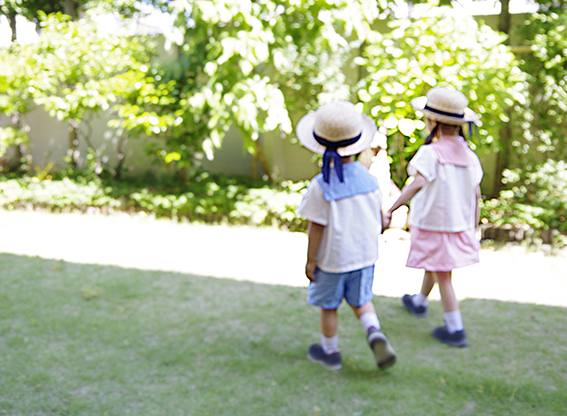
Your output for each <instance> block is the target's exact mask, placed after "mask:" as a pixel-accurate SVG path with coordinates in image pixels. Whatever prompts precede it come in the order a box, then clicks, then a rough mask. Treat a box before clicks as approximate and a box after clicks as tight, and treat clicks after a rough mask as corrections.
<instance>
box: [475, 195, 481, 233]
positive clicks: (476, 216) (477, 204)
mask: <svg viewBox="0 0 567 416" xmlns="http://www.w3.org/2000/svg"><path fill="white" fill-rule="evenodd" d="M475 193H476V211H475V216H474V228H478V225H479V224H480V204H479V203H478V201H479V200H480V198H481V195H480V185H477V186H476V189H475Z"/></svg>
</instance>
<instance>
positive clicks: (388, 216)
mask: <svg viewBox="0 0 567 416" xmlns="http://www.w3.org/2000/svg"><path fill="white" fill-rule="evenodd" d="M391 222H392V211H386V212H384V213H382V232H384V231H386V230H387V229H388V228H390V223H391Z"/></svg>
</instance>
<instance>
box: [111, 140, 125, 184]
mask: <svg viewBox="0 0 567 416" xmlns="http://www.w3.org/2000/svg"><path fill="white" fill-rule="evenodd" d="M126 140H127V138H126V136H125V135H122V137H120V140H119V141H118V147H117V152H118V163H117V165H116V169H115V172H114V179H115V180H117V181H119V180H120V179H122V169H123V167H124V160H126V155H125V154H124V144H126Z"/></svg>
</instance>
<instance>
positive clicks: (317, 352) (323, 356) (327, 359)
mask: <svg viewBox="0 0 567 416" xmlns="http://www.w3.org/2000/svg"><path fill="white" fill-rule="evenodd" d="M307 358H309V359H310V360H311V361H313V362H314V363H318V364H321V365H322V366H323V367H327V368H328V369H329V370H333V371H334V370H340V369H341V368H342V367H343V366H342V364H341V353H340V352H334V353H332V354H327V353H326V352H325V350H323V347H322V346H321V344H313V345H311V346H310V347H309V352H308V353H307Z"/></svg>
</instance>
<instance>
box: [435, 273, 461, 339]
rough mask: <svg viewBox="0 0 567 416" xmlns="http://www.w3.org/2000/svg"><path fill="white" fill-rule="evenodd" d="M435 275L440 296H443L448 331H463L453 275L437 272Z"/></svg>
mask: <svg viewBox="0 0 567 416" xmlns="http://www.w3.org/2000/svg"><path fill="white" fill-rule="evenodd" d="M435 275H436V277H437V282H438V284H439V294H440V295H441V304H442V305H443V312H444V315H445V323H446V324H447V329H448V330H449V332H450V333H453V332H456V331H460V330H462V329H463V320H462V318H461V311H460V310H459V301H458V300H457V297H456V296H455V290H454V289H453V282H452V274H451V272H436V273H435Z"/></svg>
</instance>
